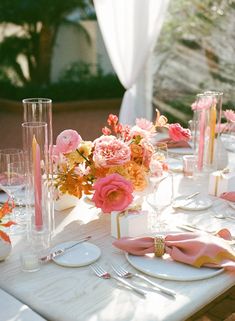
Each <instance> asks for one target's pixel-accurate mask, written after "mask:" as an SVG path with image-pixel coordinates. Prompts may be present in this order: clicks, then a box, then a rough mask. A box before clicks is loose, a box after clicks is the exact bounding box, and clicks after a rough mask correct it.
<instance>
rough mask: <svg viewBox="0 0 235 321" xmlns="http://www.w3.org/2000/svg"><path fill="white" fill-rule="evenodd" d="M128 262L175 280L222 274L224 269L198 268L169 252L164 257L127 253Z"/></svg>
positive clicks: (189, 279)
mask: <svg viewBox="0 0 235 321" xmlns="http://www.w3.org/2000/svg"><path fill="white" fill-rule="evenodd" d="M126 258H127V260H128V262H129V263H130V264H131V265H132V266H133V267H134V268H136V269H137V270H139V271H141V272H143V273H145V274H148V275H150V276H154V277H157V278H160V279H165V280H173V281H195V280H203V279H208V278H211V277H213V276H215V275H217V274H220V273H222V272H223V271H224V269H212V268H206V267H202V268H196V267H193V266H190V265H187V264H183V263H179V262H176V261H173V260H172V259H171V257H170V256H169V255H168V254H164V256H163V257H162V258H158V257H156V256H155V255H154V254H153V253H152V254H147V255H144V256H135V255H131V254H128V253H126Z"/></svg>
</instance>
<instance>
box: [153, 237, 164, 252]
mask: <svg viewBox="0 0 235 321" xmlns="http://www.w3.org/2000/svg"><path fill="white" fill-rule="evenodd" d="M154 251H155V255H156V256H158V257H160V256H163V254H164V253H165V245H164V238H163V237H162V236H157V237H155V238H154Z"/></svg>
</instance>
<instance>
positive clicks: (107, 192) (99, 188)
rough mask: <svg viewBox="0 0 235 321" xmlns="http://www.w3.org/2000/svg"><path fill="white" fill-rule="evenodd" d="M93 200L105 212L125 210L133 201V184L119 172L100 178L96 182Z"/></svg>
mask: <svg viewBox="0 0 235 321" xmlns="http://www.w3.org/2000/svg"><path fill="white" fill-rule="evenodd" d="M94 190H95V193H94V196H93V198H92V201H93V202H94V203H95V206H96V207H98V208H101V209H102V211H103V212H104V213H110V212H112V211H123V210H125V209H126V208H127V207H128V205H130V204H131V202H132V201H133V195H132V192H133V186H132V184H131V182H129V181H127V180H126V179H125V178H123V177H122V176H121V175H119V174H111V175H108V176H106V177H103V178H99V179H98V180H97V181H96V183H95V184H94Z"/></svg>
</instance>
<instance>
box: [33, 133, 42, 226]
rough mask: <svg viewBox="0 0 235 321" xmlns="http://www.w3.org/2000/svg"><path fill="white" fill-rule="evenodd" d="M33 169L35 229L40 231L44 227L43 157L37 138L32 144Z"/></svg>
mask: <svg viewBox="0 0 235 321" xmlns="http://www.w3.org/2000/svg"><path fill="white" fill-rule="evenodd" d="M32 151H33V165H34V166H33V167H34V202H35V205H34V206H35V221H34V223H35V228H36V230H40V229H41V228H42V225H43V220H42V177H41V165H40V164H41V155H40V147H39V145H38V143H37V140H36V138H35V136H34V137H33V143H32Z"/></svg>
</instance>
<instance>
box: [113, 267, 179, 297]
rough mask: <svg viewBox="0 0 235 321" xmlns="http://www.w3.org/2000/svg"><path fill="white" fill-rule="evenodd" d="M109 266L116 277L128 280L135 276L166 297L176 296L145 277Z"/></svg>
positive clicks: (121, 268)
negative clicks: (166, 295)
mask: <svg viewBox="0 0 235 321" xmlns="http://www.w3.org/2000/svg"><path fill="white" fill-rule="evenodd" d="M111 266H112V269H113V270H114V272H116V273H117V275H118V276H120V277H121V278H127V279H128V278H132V277H134V276H136V277H138V278H140V279H142V280H144V281H146V282H148V283H149V284H151V285H153V286H154V287H156V288H157V289H158V290H160V291H161V292H162V293H165V294H168V295H170V296H173V297H175V296H176V292H174V291H172V290H170V289H168V288H165V287H164V286H161V285H159V284H158V283H156V282H153V281H151V280H150V279H148V278H147V277H146V276H144V275H142V274H138V273H132V272H129V271H127V270H125V269H124V268H123V267H122V266H120V265H115V266H114V265H111Z"/></svg>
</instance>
